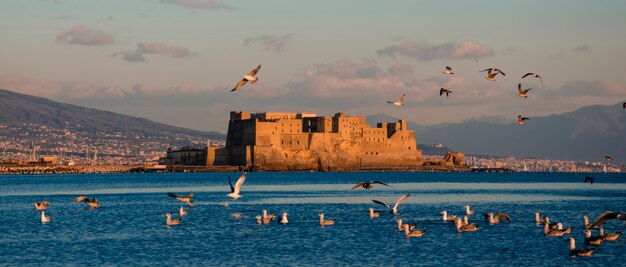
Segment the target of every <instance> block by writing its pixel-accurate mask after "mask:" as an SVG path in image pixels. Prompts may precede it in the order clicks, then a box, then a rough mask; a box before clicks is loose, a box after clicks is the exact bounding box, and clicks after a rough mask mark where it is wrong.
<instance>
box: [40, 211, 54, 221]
mask: <svg viewBox="0 0 626 267" xmlns="http://www.w3.org/2000/svg"><path fill="white" fill-rule="evenodd" d="M50 221H52V216H46V212H45V211H43V210H42V211H41V223H48V222H50Z"/></svg>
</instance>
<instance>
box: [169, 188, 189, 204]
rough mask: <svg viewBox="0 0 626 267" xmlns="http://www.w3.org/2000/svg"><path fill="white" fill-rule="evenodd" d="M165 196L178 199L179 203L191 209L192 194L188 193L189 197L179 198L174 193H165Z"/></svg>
mask: <svg viewBox="0 0 626 267" xmlns="http://www.w3.org/2000/svg"><path fill="white" fill-rule="evenodd" d="M167 196H169V197H172V198H175V199H178V200H179V201H182V202H185V203H187V204H189V206H190V207H193V192H189V195H186V196H179V195H177V194H174V193H167Z"/></svg>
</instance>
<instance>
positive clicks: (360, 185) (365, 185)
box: [352, 181, 391, 189]
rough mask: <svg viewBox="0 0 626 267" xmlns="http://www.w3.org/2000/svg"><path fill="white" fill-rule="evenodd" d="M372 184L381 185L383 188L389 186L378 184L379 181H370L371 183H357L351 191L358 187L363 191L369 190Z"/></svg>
mask: <svg viewBox="0 0 626 267" xmlns="http://www.w3.org/2000/svg"><path fill="white" fill-rule="evenodd" d="M374 184H382V185H384V186H389V187H391V186H390V185H388V184H386V183H383V182H380V181H372V182H359V183H358V184H356V185H355V186H354V187H352V189H357V188H359V187H363V188H365V189H371V188H372V187H374Z"/></svg>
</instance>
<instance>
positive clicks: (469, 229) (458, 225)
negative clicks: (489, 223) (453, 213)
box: [454, 218, 478, 233]
mask: <svg viewBox="0 0 626 267" xmlns="http://www.w3.org/2000/svg"><path fill="white" fill-rule="evenodd" d="M454 226H456V231H457V232H459V233H462V232H474V231H476V230H478V226H476V225H475V224H468V225H463V223H461V219H459V218H455V219H454Z"/></svg>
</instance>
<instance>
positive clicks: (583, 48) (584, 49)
mask: <svg viewBox="0 0 626 267" xmlns="http://www.w3.org/2000/svg"><path fill="white" fill-rule="evenodd" d="M572 51H574V52H589V53H591V46H590V45H587V44H585V45H581V46H577V47H574V48H572Z"/></svg>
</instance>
